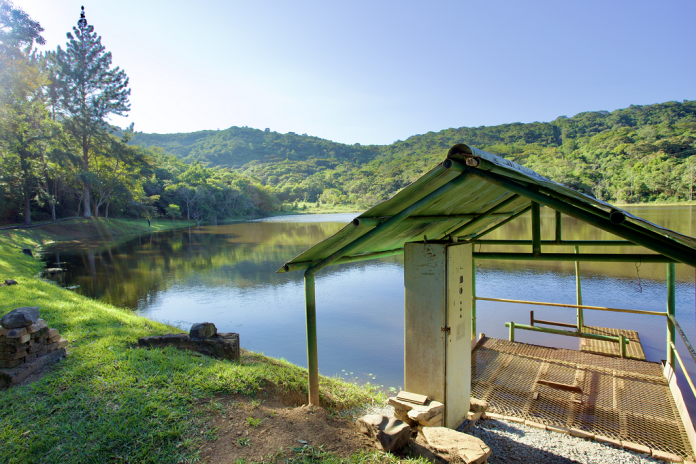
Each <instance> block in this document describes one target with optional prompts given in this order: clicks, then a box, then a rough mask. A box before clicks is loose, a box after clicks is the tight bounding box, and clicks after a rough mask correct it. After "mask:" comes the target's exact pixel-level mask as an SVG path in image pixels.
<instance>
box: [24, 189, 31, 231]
mask: <svg viewBox="0 0 696 464" xmlns="http://www.w3.org/2000/svg"><path fill="white" fill-rule="evenodd" d="M26 182H27V181H26V180H25V181H24V223H25V224H27V225H28V224H31V208H30V205H29V187H27V184H26Z"/></svg>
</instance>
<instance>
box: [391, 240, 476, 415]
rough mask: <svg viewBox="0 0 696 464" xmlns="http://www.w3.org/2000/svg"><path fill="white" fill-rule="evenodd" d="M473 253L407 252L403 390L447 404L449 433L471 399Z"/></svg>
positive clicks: (412, 246)
mask: <svg viewBox="0 0 696 464" xmlns="http://www.w3.org/2000/svg"><path fill="white" fill-rule="evenodd" d="M471 253H472V245H471V244H470V243H461V244H460V243H449V242H448V243H444V242H442V243H438V242H429V243H407V244H406V245H405V248H404V289H405V292H406V295H405V311H404V313H405V329H406V330H405V336H404V337H405V338H404V390H406V391H408V392H412V393H418V394H420V395H427V396H429V397H430V398H431V399H434V400H436V401H441V402H443V403H444V404H445V416H444V425H445V426H446V427H450V428H456V427H458V426H459V425H460V424H461V423H462V422H463V421H464V419H465V418H466V414H467V412H468V411H469V401H470V397H471V346H472V344H471V306H472V288H471V279H472V276H471V273H472V255H471Z"/></svg>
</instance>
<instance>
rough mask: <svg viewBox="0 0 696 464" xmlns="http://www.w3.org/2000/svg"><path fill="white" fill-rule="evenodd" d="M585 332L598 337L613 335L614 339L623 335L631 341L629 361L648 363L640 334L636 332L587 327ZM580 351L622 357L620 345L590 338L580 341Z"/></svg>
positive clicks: (627, 350)
mask: <svg viewBox="0 0 696 464" xmlns="http://www.w3.org/2000/svg"><path fill="white" fill-rule="evenodd" d="M583 331H584V332H585V333H591V334H596V335H611V336H613V337H618V336H619V335H623V336H625V337H626V338H627V339H628V340H629V341H630V343H628V344H627V345H626V357H627V358H629V359H638V360H640V361H646V358H645V352H644V351H643V345H641V343H640V337H639V336H638V332H636V331H635V330H623V329H612V328H608V327H592V326H585V327H584V330H583ZM580 351H584V352H586V353H594V354H601V355H602V356H614V357H618V358H620V357H621V353H620V352H619V344H618V343H615V342H605V341H602V340H591V339H589V338H581V339H580Z"/></svg>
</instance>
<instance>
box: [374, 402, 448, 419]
mask: <svg viewBox="0 0 696 464" xmlns="http://www.w3.org/2000/svg"><path fill="white" fill-rule="evenodd" d="M387 403H388V404H390V405H391V406H394V410H395V411H400V414H403V413H406V414H407V415H408V417H409V418H410V419H411V420H413V421H416V422H424V421H428V420H430V419H432V418H433V417H435V416H437V415H438V414H441V413H442V412H444V410H445V405H444V404H442V403H440V402H439V401H434V400H429V401H428V402H427V403H425V404H424V405H420V404H413V403H408V402H406V401H401V400H398V399H396V397H394V396H393V397H391V398H389V400H388V401H387Z"/></svg>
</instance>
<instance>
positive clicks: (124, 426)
mask: <svg viewBox="0 0 696 464" xmlns="http://www.w3.org/2000/svg"><path fill="white" fill-rule="evenodd" d="M112 221H113V222H115V223H116V224H115V227H116V228H118V227H120V228H121V230H124V229H128V230H131V228H132V224H128V223H125V224H119V222H118V221H114V220H111V221H110V223H111V222H112ZM66 222H67V221H66ZM168 222H170V221H168ZM161 223H164V221H161ZM145 225H147V223H145ZM37 229H41V228H37ZM37 229H29V230H25V231H12V232H7V231H5V232H3V233H0V281H3V280H4V279H14V280H17V281H18V282H19V285H13V286H9V287H0V316H2V315H3V314H5V313H7V312H8V311H10V310H12V309H13V308H16V307H19V306H39V308H40V311H41V317H42V318H43V319H45V320H46V321H47V322H48V325H49V326H50V327H54V328H57V329H58V331H59V332H60V334H61V335H62V336H63V337H64V338H66V339H68V340H69V341H70V345H69V348H68V351H69V356H68V357H67V358H66V359H64V360H63V361H61V362H60V363H58V364H56V365H55V367H54V368H53V369H52V370H51V371H50V372H49V373H47V374H46V375H45V376H44V377H43V378H41V379H40V380H38V381H37V382H35V383H33V384H30V385H27V386H21V387H14V388H11V389H9V390H4V391H0V405H2V406H0V443H1V444H2V445H0V462H3V463H8V464H9V463H25V462H26V463H28V462H69V463H104V462H126V463H176V462H197V460H198V452H199V448H200V446H201V444H202V442H203V440H204V439H205V438H204V435H205V434H206V432H209V431H207V429H206V424H205V423H204V421H203V419H204V418H205V415H206V413H207V411H209V410H210V408H212V407H213V406H211V402H212V399H213V398H214V397H216V396H219V395H234V394H244V395H249V396H251V397H254V396H255V395H257V394H258V393H260V392H261V391H262V390H263V389H264V388H277V389H280V390H282V391H283V392H289V393H294V394H298V395H306V391H307V380H306V379H307V371H306V370H305V369H302V368H300V367H298V366H295V365H292V364H290V363H288V362H286V361H283V360H276V359H271V358H268V357H265V356H262V355H258V354H248V355H247V356H246V357H245V362H244V363H232V362H229V361H223V360H217V359H213V358H208V357H205V356H200V355H199V354H197V353H192V352H186V351H178V350H176V349H173V348H166V349H152V350H148V349H141V348H137V347H136V346H135V345H134V344H135V343H136V342H137V340H138V338H139V337H143V336H146V335H159V334H165V333H172V332H180V330H179V329H177V328H175V327H172V326H168V325H165V324H161V323H158V322H153V321H150V320H148V319H145V318H143V317H139V316H136V315H134V314H133V313H131V312H129V311H128V310H123V309H120V308H116V307H114V306H111V305H108V304H104V303H100V302H98V301H94V300H90V299H88V298H86V297H83V296H80V295H78V294H75V293H72V292H70V291H67V290H64V289H61V288H59V287H57V286H56V285H54V284H52V283H49V282H45V281H42V280H40V279H39V278H38V277H36V276H37V275H38V273H39V272H40V270H41V267H42V266H41V263H40V262H38V261H37V260H35V259H34V258H31V257H29V256H26V255H24V254H23V253H21V248H23V247H28V248H36V247H38V246H39V244H40V243H41V242H45V241H48V240H51V239H52V237H50V236H49V235H48V234H46V233H45V232H41V231H38V230H37ZM320 385H321V387H320V396H321V399H322V402H323V405H324V406H325V407H327V408H328V409H330V410H338V409H341V408H350V407H354V406H357V405H359V404H364V403H367V402H370V401H381V400H383V397H382V396H381V395H380V394H379V393H376V392H374V391H370V390H368V389H365V388H361V387H358V386H356V385H353V384H349V383H345V382H342V381H340V380H339V379H334V378H325V377H322V378H321V384H320ZM201 432H204V434H201Z"/></svg>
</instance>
